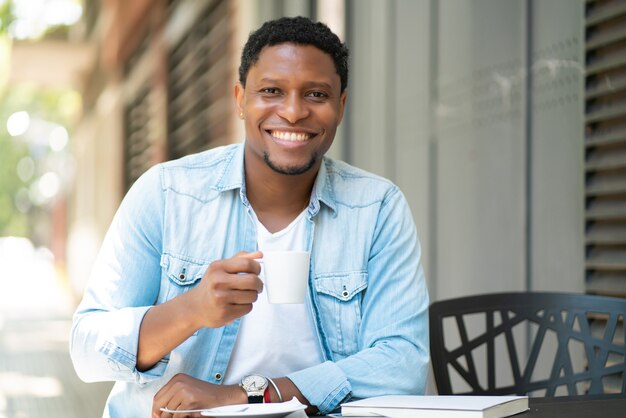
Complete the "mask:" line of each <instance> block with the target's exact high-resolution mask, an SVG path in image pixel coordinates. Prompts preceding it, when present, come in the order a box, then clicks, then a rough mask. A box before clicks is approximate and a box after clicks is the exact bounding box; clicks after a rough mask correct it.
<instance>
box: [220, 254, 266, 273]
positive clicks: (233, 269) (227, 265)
mask: <svg viewBox="0 0 626 418" xmlns="http://www.w3.org/2000/svg"><path fill="white" fill-rule="evenodd" d="M259 254H261V253H259ZM220 266H221V268H222V270H223V271H225V272H226V273H230V274H239V273H254V274H259V273H260V272H261V264H260V263H259V262H258V261H255V260H254V259H253V258H248V257H233V258H229V259H227V260H222V261H221V263H220Z"/></svg>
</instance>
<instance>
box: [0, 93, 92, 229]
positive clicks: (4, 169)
mask: <svg viewBox="0 0 626 418" xmlns="http://www.w3.org/2000/svg"><path fill="white" fill-rule="evenodd" d="M79 108H80V96H79V95H78V93H76V92H75V91H72V90H65V89H50V88H48V89H44V88H41V87H39V86H36V85H31V84H22V85H18V86H10V87H9V88H7V89H6V90H5V92H4V94H3V96H2V97H0V236H7V235H14V236H27V237H31V238H32V234H33V227H34V221H35V220H36V219H37V218H38V217H40V216H42V214H45V212H46V211H47V210H48V208H47V207H46V205H42V206H37V205H36V204H35V205H33V206H31V207H30V208H29V209H28V210H26V211H24V212H21V211H20V210H18V206H17V205H16V197H17V194H18V191H19V190H20V189H23V192H22V193H26V192H27V191H29V190H30V189H31V187H32V184H33V183H34V182H35V181H37V180H38V178H39V176H41V175H42V174H44V171H45V170H46V164H45V163H46V159H47V158H48V157H50V155H51V154H53V153H54V151H52V150H51V149H50V148H49V147H48V146H45V144H41V143H40V144H36V143H30V142H27V141H25V140H24V138H21V137H11V136H10V135H9V133H8V131H7V127H6V121H7V119H8V118H9V117H10V116H11V114H13V113H14V112H18V111H27V112H28V113H29V115H30V116H31V119H33V118H37V119H43V120H46V121H48V122H53V123H58V124H60V125H62V126H65V127H69V126H71V122H72V118H73V117H74V115H76V113H77V112H78V110H79ZM26 156H30V157H31V158H32V159H33V160H34V162H35V173H34V175H33V176H32V177H31V178H28V179H25V180H22V179H21V178H20V177H19V176H18V171H17V165H18V163H19V161H20V160H21V159H22V158H24V157H26Z"/></svg>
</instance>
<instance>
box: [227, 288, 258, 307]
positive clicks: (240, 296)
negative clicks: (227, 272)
mask: <svg viewBox="0 0 626 418" xmlns="http://www.w3.org/2000/svg"><path fill="white" fill-rule="evenodd" d="M258 298H259V292H257V291H256V290H235V291H233V292H232V293H231V295H230V301H229V303H230V304H232V305H251V304H253V303H254V302H256V301H257V299H258Z"/></svg>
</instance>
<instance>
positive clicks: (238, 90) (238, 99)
mask: <svg viewBox="0 0 626 418" xmlns="http://www.w3.org/2000/svg"><path fill="white" fill-rule="evenodd" d="M244 92H245V87H244V86H242V85H241V83H240V82H237V84H235V91H234V93H235V103H236V105H237V115H241V114H242V113H243V96H244Z"/></svg>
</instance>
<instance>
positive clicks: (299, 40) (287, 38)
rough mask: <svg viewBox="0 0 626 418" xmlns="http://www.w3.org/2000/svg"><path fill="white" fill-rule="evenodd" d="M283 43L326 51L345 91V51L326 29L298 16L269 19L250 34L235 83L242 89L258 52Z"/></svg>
mask: <svg viewBox="0 0 626 418" xmlns="http://www.w3.org/2000/svg"><path fill="white" fill-rule="evenodd" d="M283 43H294V44H299V45H313V46H315V47H317V48H319V49H320V50H322V51H324V52H326V53H327V54H328V55H330V57H331V58H332V59H333V61H334V63H335V69H336V70H337V74H338V75H339V78H340V80H341V91H342V92H343V91H344V90H345V89H346V87H347V86H348V48H347V47H346V46H345V45H344V44H343V43H342V42H341V41H340V40H339V37H338V36H337V35H335V34H334V33H333V32H332V31H331V30H330V29H329V28H328V26H326V25H325V24H323V23H321V22H313V21H312V20H311V19H309V18H306V17H302V16H298V17H281V18H280V19H276V20H270V21H268V22H265V23H264V24H263V26H261V27H260V28H259V29H257V30H256V31H254V32H252V33H251V34H250V36H249V37H248V41H247V42H246V45H245V46H244V47H243V52H242V53H241V64H240V65H239V82H240V83H241V85H242V86H244V87H245V86H246V77H247V76H248V71H249V70H250V67H252V66H253V65H254V64H255V63H256V62H257V61H258V59H259V55H260V54H261V50H263V48H264V47H266V46H273V45H278V44H283Z"/></svg>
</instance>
